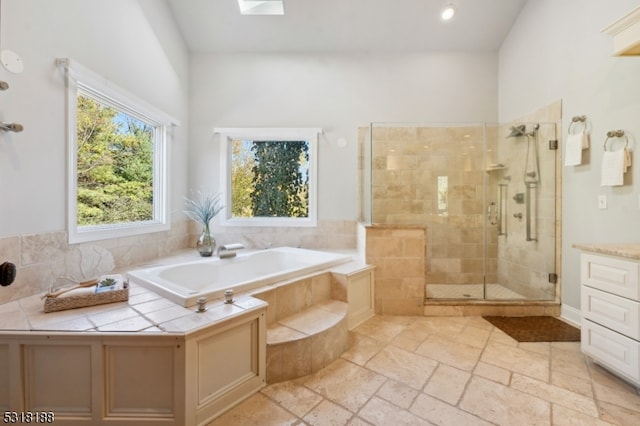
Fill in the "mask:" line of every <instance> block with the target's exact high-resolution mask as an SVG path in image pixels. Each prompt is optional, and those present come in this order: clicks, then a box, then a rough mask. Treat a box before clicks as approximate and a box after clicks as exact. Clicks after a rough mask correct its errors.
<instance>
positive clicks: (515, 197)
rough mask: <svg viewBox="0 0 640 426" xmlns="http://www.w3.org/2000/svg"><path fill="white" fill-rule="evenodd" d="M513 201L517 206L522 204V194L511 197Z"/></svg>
mask: <svg viewBox="0 0 640 426" xmlns="http://www.w3.org/2000/svg"><path fill="white" fill-rule="evenodd" d="M513 200H514V201H515V202H516V203H518V204H524V192H518V193H517V194H516V195H514V196H513Z"/></svg>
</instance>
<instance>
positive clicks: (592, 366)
mask: <svg viewBox="0 0 640 426" xmlns="http://www.w3.org/2000/svg"><path fill="white" fill-rule="evenodd" d="M586 362H587V366H588V368H589V376H590V377H591V381H592V382H593V383H594V384H596V383H597V384H599V385H603V386H607V387H610V388H614V389H623V390H624V389H627V390H632V386H631V385H630V384H629V383H627V382H626V381H624V380H623V379H621V378H620V377H618V376H616V375H615V374H613V373H612V372H611V371H609V370H607V369H606V368H604V367H602V366H600V365H598V364H596V363H594V362H593V361H592V360H590V359H588V358H587V360H586Z"/></svg>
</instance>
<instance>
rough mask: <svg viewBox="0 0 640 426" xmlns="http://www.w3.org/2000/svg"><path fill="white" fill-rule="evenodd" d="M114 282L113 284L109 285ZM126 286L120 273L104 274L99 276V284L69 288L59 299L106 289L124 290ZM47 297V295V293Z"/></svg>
mask: <svg viewBox="0 0 640 426" xmlns="http://www.w3.org/2000/svg"><path fill="white" fill-rule="evenodd" d="M107 279H112V280H113V281H105V280H107ZM108 284H112V285H108ZM123 288H124V279H123V278H122V275H120V274H113V275H102V276H101V277H100V278H99V281H98V284H97V285H96V284H94V285H91V286H89V287H79V288H74V289H72V290H69V291H67V292H65V293H62V294H61V295H59V296H57V298H58V299H62V298H65V297H75V296H88V295H90V294H94V293H102V292H105V291H113V290H122V289H123ZM45 297H46V295H45Z"/></svg>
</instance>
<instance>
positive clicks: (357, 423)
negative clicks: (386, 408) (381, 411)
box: [347, 417, 371, 426]
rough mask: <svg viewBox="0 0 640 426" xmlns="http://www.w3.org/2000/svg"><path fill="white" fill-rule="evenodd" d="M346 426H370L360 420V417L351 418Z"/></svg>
mask: <svg viewBox="0 0 640 426" xmlns="http://www.w3.org/2000/svg"><path fill="white" fill-rule="evenodd" d="M347 426H371V423H369V422H367V421H364V420H362V419H361V418H360V417H353V418H352V419H351V420H350V421H349V423H347Z"/></svg>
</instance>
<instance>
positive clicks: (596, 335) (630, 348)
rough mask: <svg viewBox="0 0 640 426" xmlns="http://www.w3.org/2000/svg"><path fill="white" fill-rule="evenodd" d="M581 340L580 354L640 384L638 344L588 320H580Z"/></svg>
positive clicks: (639, 343)
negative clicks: (582, 353)
mask: <svg viewBox="0 0 640 426" xmlns="http://www.w3.org/2000/svg"><path fill="white" fill-rule="evenodd" d="M581 340H582V341H581V346H582V352H584V353H585V354H587V355H589V356H591V357H593V358H594V359H596V360H597V361H598V362H600V363H602V364H603V365H605V366H607V367H609V368H611V369H612V370H614V371H616V372H618V373H619V374H621V375H622V376H624V377H626V378H627V379H629V380H631V381H633V382H634V383H636V384H640V357H639V353H640V342H637V341H636V340H633V339H630V338H628V337H626V336H623V335H622V334H618V333H616V332H615V331H611V330H609V329H608V328H605V327H602V326H600V325H598V324H595V323H593V322H591V321H589V320H588V319H583V320H582V327H581Z"/></svg>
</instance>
